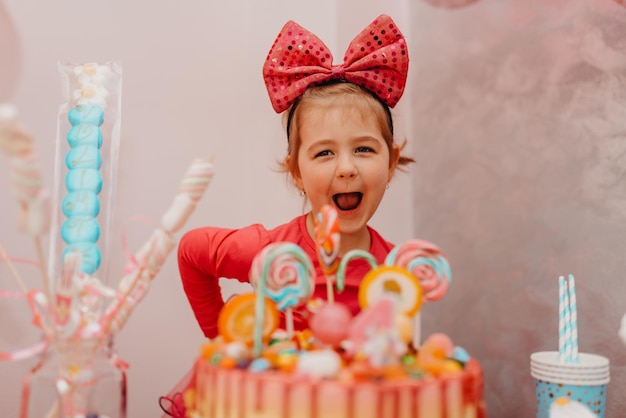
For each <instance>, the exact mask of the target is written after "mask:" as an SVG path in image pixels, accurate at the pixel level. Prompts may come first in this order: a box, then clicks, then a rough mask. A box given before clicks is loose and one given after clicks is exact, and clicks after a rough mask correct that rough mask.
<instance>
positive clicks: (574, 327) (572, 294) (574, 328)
mask: <svg viewBox="0 0 626 418" xmlns="http://www.w3.org/2000/svg"><path fill="white" fill-rule="evenodd" d="M567 284H568V288H569V310H570V325H569V327H570V329H571V339H570V340H571V346H572V363H578V313H577V309H576V284H575V282H574V275H573V274H570V275H569V276H567Z"/></svg>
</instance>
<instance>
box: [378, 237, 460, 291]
mask: <svg viewBox="0 0 626 418" xmlns="http://www.w3.org/2000/svg"><path fill="white" fill-rule="evenodd" d="M385 264H387V265H390V266H398V267H402V268H405V269H407V270H408V271H410V272H411V273H412V274H413V275H414V276H415V277H416V278H417V280H419V282H420V284H421V285H422V290H423V291H424V301H425V302H432V301H435V300H438V299H441V298H442V297H443V296H444V295H445V294H446V292H447V291H448V288H449V287H450V281H451V280H452V273H451V272H450V265H449V264H448V260H447V259H446V258H445V256H444V255H443V253H442V252H441V250H440V249H439V247H437V246H436V245H435V244H433V243H431V242H428V241H423V240H409V241H405V242H404V243H402V244H399V245H397V246H396V247H394V249H393V250H391V252H390V253H389V254H388V255H387V258H385Z"/></svg>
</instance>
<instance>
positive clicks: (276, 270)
mask: <svg viewBox="0 0 626 418" xmlns="http://www.w3.org/2000/svg"><path fill="white" fill-rule="evenodd" d="M314 278H315V270H314V269H313V264H312V263H311V260H310V259H309V257H308V256H307V254H306V253H305V252H304V250H303V249H302V248H300V247H299V246H298V245H296V244H293V243H291V242H275V243H272V244H269V245H268V246H266V247H265V248H264V249H263V250H262V251H261V252H260V253H258V254H257V255H256V257H254V260H253V261H252V267H251V269H250V283H251V284H252V286H254V287H255V288H257V289H258V288H260V287H261V286H264V287H265V293H266V294H267V296H268V297H269V298H270V299H272V300H273V301H274V302H275V303H276V306H277V307H278V309H279V310H281V311H284V310H285V309H287V308H292V307H294V306H298V305H300V304H302V303H304V302H306V301H307V300H309V299H310V298H311V296H312V295H313V290H314V285H313V280H314ZM262 282H264V283H262Z"/></svg>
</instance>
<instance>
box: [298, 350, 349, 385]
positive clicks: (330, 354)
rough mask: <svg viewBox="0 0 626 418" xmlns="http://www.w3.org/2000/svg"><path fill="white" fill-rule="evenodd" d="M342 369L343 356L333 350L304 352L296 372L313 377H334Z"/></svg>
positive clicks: (299, 359)
mask: <svg viewBox="0 0 626 418" xmlns="http://www.w3.org/2000/svg"><path fill="white" fill-rule="evenodd" d="M340 371H341V357H339V354H337V353H336V352H334V351H332V350H320V351H308V352H304V353H302V355H301V356H300V357H299V358H298V363H297V365H296V373H300V374H303V375H305V376H309V377H312V378H320V379H321V378H332V377H336V376H337V375H338V374H339V372H340Z"/></svg>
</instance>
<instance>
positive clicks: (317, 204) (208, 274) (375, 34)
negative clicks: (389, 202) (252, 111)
mask: <svg viewBox="0 0 626 418" xmlns="http://www.w3.org/2000/svg"><path fill="white" fill-rule="evenodd" d="M408 60H409V59H408V51H407V48H406V44H405V41H404V38H403V36H402V34H401V33H400V31H399V30H398V29H397V27H396V26H395V23H394V22H393V20H391V18H390V17H389V16H385V15H381V16H379V17H378V18H377V19H376V20H374V21H373V22H372V23H371V24H370V25H369V26H368V27H367V28H366V29H365V30H363V31H362V32H361V34H359V35H358V36H357V37H356V38H355V39H354V40H353V41H352V43H351V44H350V46H349V48H348V51H347V52H346V57H345V59H344V63H343V64H340V65H331V63H332V56H331V55H330V53H329V52H328V48H327V47H326V45H324V43H323V42H322V41H321V40H319V39H318V38H317V37H316V36H315V35H313V34H312V33H310V32H308V31H307V30H306V29H304V28H302V27H301V26H299V25H298V24H297V23H295V22H288V23H287V24H285V26H284V27H283V29H282V31H281V33H280V34H279V36H278V38H277V39H276V41H275V43H274V45H273V46H272V49H271V50H270V53H269V55H268V57H267V60H266V62H265V65H264V67H263V74H264V78H265V84H266V87H267V91H268V94H269V96H270V100H271V102H272V105H273V107H274V109H275V110H276V112H279V113H280V112H283V111H286V110H288V112H286V115H285V125H286V131H287V140H288V152H287V156H286V157H285V159H284V166H283V168H284V170H285V171H286V172H287V173H288V174H289V175H291V176H292V178H293V181H294V184H295V185H296V187H298V189H299V190H300V193H301V195H302V196H306V198H308V201H309V202H310V205H311V210H310V211H309V212H308V213H306V214H304V215H301V216H298V217H296V218H294V219H293V220H291V221H290V222H288V223H286V224H283V225H280V226H278V227H277V228H274V229H271V230H267V229H266V228H264V227H263V226H262V225H258V224H255V225H251V226H248V227H245V228H242V229H237V230H233V229H224V228H216V227H203V228H198V229H195V230H192V231H190V232H188V233H187V234H185V236H183V238H182V239H181V241H180V244H179V250H178V264H179V270H180V274H181V278H182V281H183V286H184V289H185V293H186V295H187V298H188V299H189V302H190V304H191V307H192V309H193V311H194V314H195V316H196V319H197V320H198V322H199V324H200V327H201V328H202V330H203V332H204V334H205V335H206V336H207V337H209V338H212V337H215V336H216V335H217V318H218V314H219V312H220V309H221V308H222V306H223V305H224V301H223V300H222V296H221V292H220V288H219V282H218V280H219V278H220V277H227V278H235V279H237V280H239V281H248V274H249V271H250V266H251V264H252V260H253V259H254V257H255V255H256V254H257V253H258V252H259V251H261V250H262V249H263V248H264V247H265V246H266V245H268V244H270V243H272V242H279V241H289V242H293V243H295V244H297V245H299V246H300V247H302V249H303V250H304V251H305V252H306V253H307V254H308V255H309V257H310V258H311V260H312V261H313V263H314V266H315V270H316V274H317V280H316V286H315V292H314V296H313V297H314V298H315V297H320V298H324V299H325V297H326V283H325V279H324V275H323V273H322V269H321V267H320V265H319V261H318V259H317V255H316V251H315V244H314V241H313V238H312V236H313V220H314V214H316V213H317V212H319V210H320V208H321V207H322V206H323V205H332V206H333V207H335V208H336V209H337V211H338V215H339V229H340V234H341V241H340V242H341V250H340V254H339V256H342V255H343V254H345V253H346V252H347V251H349V250H352V249H361V250H366V251H369V252H370V253H371V254H372V255H373V256H374V257H375V258H376V260H377V261H378V262H379V263H382V262H383V261H384V258H385V256H386V255H387V254H388V253H389V251H390V250H391V249H392V248H393V244H391V243H389V242H387V241H386V240H385V239H383V238H382V237H381V236H380V235H379V234H378V232H376V231H375V230H374V229H372V228H371V227H369V226H368V222H369V220H370V219H371V218H372V216H373V215H374V213H375V212H376V209H377V208H378V205H379V203H380V201H381V200H382V198H383V195H384V194H385V189H386V188H387V187H388V186H387V185H388V183H389V182H390V181H391V179H392V178H393V175H394V172H395V170H396V168H397V167H398V165H404V164H408V163H410V162H412V161H413V160H412V159H410V158H406V157H403V156H401V155H400V147H399V146H398V145H396V144H395V143H394V140H393V123H392V117H391V112H390V110H389V107H393V106H395V104H396V103H397V101H398V100H399V99H400V97H401V95H402V93H403V90H404V83H405V80H406V74H407V70H408ZM369 269H370V267H369V265H368V264H367V263H366V262H364V261H354V262H352V263H350V266H349V268H348V270H347V273H346V283H345V284H346V288H345V290H344V291H343V292H342V293H340V294H338V295H336V299H337V301H339V302H341V303H344V304H345V305H346V306H348V308H349V309H350V310H351V311H352V313H353V314H356V313H357V312H358V311H359V306H358V300H357V292H358V286H359V282H360V280H361V278H362V277H363V276H364V275H365V274H366V273H367V271H369ZM306 325H307V324H306V309H305V308H304V307H302V308H300V309H299V310H297V309H296V310H295V312H294V327H295V328H296V329H302V328H304V327H306Z"/></svg>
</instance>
